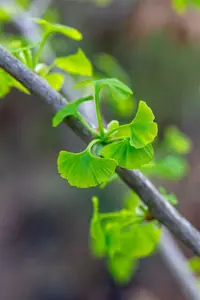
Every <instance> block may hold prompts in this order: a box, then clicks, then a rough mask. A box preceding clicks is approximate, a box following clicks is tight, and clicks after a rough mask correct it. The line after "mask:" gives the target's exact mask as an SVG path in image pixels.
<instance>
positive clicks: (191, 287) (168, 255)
mask: <svg viewBox="0 0 200 300" xmlns="http://www.w3.org/2000/svg"><path fill="white" fill-rule="evenodd" d="M10 3H11V4H14V5H15V11H19V14H15V16H13V22H14V23H15V25H16V26H17V27H18V29H19V30H20V32H21V33H22V34H23V35H24V36H25V37H26V39H28V40H29V41H30V42H35V41H36V40H40V39H41V33H40V30H39V28H38V27H37V25H36V24H35V23H33V22H32V21H31V19H30V16H36V17H40V16H41V15H42V14H43V13H44V11H45V10H46V8H47V7H48V6H49V5H50V4H51V0H46V1H39V6H38V1H37V0H35V1H34V2H33V4H32V5H31V8H30V11H29V12H26V11H23V10H22V8H20V7H19V6H17V7H16V5H17V4H16V2H13V1H12V0H10ZM6 4H7V5H8V3H6ZM41 4H42V7H41ZM38 7H39V9H38ZM20 16H21V17H20ZM22 20H24V21H23V23H22ZM27 29H28V31H27ZM30 33H31V34H30ZM44 54H45V58H46V60H47V61H50V63H51V62H52V61H53V59H54V58H55V54H54V53H53V51H52V50H51V48H50V47H49V45H47V47H46V48H45V53H44ZM65 77H67V78H65V79H67V83H68V84H67V85H65V86H64V87H65V88H64V91H63V92H64V94H65V95H68V94H69V90H70V87H71V86H73V84H74V82H73V80H72V78H71V77H70V76H66V75H65ZM70 96H72V95H70ZM73 98H75V96H74V95H73ZM91 105H92V106H91V107H88V104H87V105H85V106H84V107H83V113H84V115H85V114H86V116H87V117H88V115H89V118H88V119H89V120H90V121H92V122H95V121H96V119H95V118H94V115H95V114H94V110H95V106H94V103H92V102H91ZM91 112H92V113H91ZM160 253H161V256H162V257H163V259H164V261H165V263H166V265H167V266H168V267H169V268H170V270H171V272H172V274H173V276H174V277H175V279H176V281H177V282H178V283H179V284H180V286H181V287H182V288H183V289H184V290H185V293H186V294H187V295H188V296H189V298H192V299H195V300H197V299H199V290H198V289H197V286H196V279H195V278H194V276H193V275H192V273H191V271H190V270H189V269H188V268H187V270H186V271H185V268H186V267H185V260H184V257H183V254H182V253H181V251H180V250H179V248H178V247H177V245H176V244H175V242H174V241H173V239H172V237H171V236H170V234H169V233H168V234H164V236H163V238H162V239H161V241H160ZM173 253H176V256H174V255H173ZM179 256H180V257H181V258H182V259H181V258H180V259H179ZM174 271H175V272H174Z"/></svg>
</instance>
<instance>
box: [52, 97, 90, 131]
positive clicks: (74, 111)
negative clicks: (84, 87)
mask: <svg viewBox="0 0 200 300" xmlns="http://www.w3.org/2000/svg"><path fill="white" fill-rule="evenodd" d="M92 99H93V97H92V96H87V97H83V98H79V99H77V100H75V101H73V102H70V103H68V104H67V105H66V106H65V107H63V108H62V109H61V110H59V111H58V112H57V113H56V114H55V116H54V117H53V120H52V126H53V127H57V126H58V125H59V124H60V123H62V122H63V120H64V119H65V118H67V117H69V116H73V115H74V116H78V107H79V105H80V104H81V103H83V102H85V101H89V100H92Z"/></svg>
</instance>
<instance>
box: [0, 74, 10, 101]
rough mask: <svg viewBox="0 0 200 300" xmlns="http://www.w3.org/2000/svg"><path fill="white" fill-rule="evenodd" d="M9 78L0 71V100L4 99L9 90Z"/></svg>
mask: <svg viewBox="0 0 200 300" xmlns="http://www.w3.org/2000/svg"><path fill="white" fill-rule="evenodd" d="M10 79H11V77H10V76H9V75H8V74H7V73H6V72H5V71H4V70H3V69H0V98H4V97H5V96H6V95H7V94H8V93H9V92H10V90H11V88H12V86H11V80H10Z"/></svg>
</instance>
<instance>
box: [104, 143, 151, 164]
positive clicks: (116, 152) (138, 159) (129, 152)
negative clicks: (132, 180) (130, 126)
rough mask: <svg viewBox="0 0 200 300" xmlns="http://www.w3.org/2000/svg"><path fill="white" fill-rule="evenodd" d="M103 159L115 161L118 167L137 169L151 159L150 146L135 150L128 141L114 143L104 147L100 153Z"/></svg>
mask: <svg viewBox="0 0 200 300" xmlns="http://www.w3.org/2000/svg"><path fill="white" fill-rule="evenodd" d="M101 154H102V155H103V156H104V157H107V158H112V159H115V160H116V161H117V162H118V165H119V166H120V167H122V168H127V169H130V170H132V169H139V168H140V167H141V166H142V165H144V164H147V163H149V162H150V161H151V160H152V158H153V147H152V145H151V144H149V145H147V146H146V147H144V148H141V149H136V148H135V147H132V146H131V145H130V142H129V139H125V140H122V141H119V142H114V143H111V144H108V145H107V146H105V147H104V148H103V150H102V152H101Z"/></svg>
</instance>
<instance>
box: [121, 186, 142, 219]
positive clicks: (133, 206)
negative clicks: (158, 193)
mask: <svg viewBox="0 0 200 300" xmlns="http://www.w3.org/2000/svg"><path fill="white" fill-rule="evenodd" d="M124 202H125V209H127V210H130V211H132V212H133V214H134V216H136V215H138V209H139V207H140V206H141V205H142V202H141V200H140V198H139V196H138V195H137V194H136V193H135V192H133V191H131V192H130V191H129V192H128V194H127V195H126V197H125V199H124Z"/></svg>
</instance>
